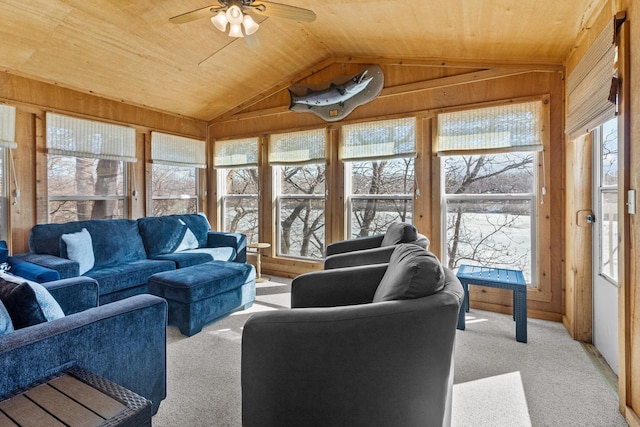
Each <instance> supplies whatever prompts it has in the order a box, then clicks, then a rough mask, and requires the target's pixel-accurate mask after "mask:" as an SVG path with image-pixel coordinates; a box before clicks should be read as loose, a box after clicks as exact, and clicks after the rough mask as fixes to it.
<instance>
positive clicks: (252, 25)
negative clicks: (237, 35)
mask: <svg viewBox="0 0 640 427" xmlns="http://www.w3.org/2000/svg"><path fill="white" fill-rule="evenodd" d="M242 25H243V26H244V33H245V34H246V35H251V34H253V33H255V32H256V31H258V28H260V25H259V24H258V23H256V21H254V20H253V18H252V17H251V16H249V15H244V18H242Z"/></svg>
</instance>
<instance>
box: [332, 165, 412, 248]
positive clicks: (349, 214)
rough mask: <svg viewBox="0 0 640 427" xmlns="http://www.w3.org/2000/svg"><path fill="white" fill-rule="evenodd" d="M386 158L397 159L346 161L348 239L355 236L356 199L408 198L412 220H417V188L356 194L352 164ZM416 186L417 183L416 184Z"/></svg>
mask: <svg viewBox="0 0 640 427" xmlns="http://www.w3.org/2000/svg"><path fill="white" fill-rule="evenodd" d="M407 158H409V157H399V158H398V159H407ZM412 159H413V174H414V181H415V173H416V161H415V160H416V159H415V157H414V158H412ZM384 160H395V159H380V158H376V159H367V160H356V161H345V162H344V198H345V205H346V214H347V215H345V216H346V217H347V218H346V232H347V237H346V238H347V239H353V238H355V237H354V236H353V222H352V214H353V201H354V200H407V201H409V202H411V205H412V209H411V222H410V224H413V223H414V220H415V188H414V189H413V192H412V193H393V194H392V193H384V194H374V195H370V194H354V193H353V192H352V191H353V171H352V164H353V163H356V162H359V163H361V162H375V161H384ZM414 187H415V185H414Z"/></svg>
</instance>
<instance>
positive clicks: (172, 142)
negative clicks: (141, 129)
mask: <svg viewBox="0 0 640 427" xmlns="http://www.w3.org/2000/svg"><path fill="white" fill-rule="evenodd" d="M151 161H152V162H153V163H159V164H165V165H175V166H186V167H194V168H201V169H204V168H206V167H207V154H206V143H205V141H203V140H199V139H193V138H186V137H183V136H176V135H169V134H166V133H161V132H151Z"/></svg>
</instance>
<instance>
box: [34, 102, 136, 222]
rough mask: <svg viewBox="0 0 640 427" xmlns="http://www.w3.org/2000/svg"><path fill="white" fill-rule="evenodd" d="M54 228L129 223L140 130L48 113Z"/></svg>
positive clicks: (49, 173) (49, 176) (50, 182)
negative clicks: (129, 176)
mask: <svg viewBox="0 0 640 427" xmlns="http://www.w3.org/2000/svg"><path fill="white" fill-rule="evenodd" d="M46 121H47V171H48V173H47V191H48V198H49V222H67V221H75V220H85V219H100V218H124V216H125V212H126V197H125V190H124V189H125V187H126V186H125V180H126V168H125V165H126V162H134V161H135V160H136V158H135V130H134V129H132V128H129V127H125V126H118V125H112V124H107V123H101V122H95V121H90V120H84V119H78V118H74V117H67V116H62V115H58V114H53V113H47V116H46Z"/></svg>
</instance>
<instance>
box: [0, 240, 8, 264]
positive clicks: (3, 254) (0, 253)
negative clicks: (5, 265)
mask: <svg viewBox="0 0 640 427" xmlns="http://www.w3.org/2000/svg"><path fill="white" fill-rule="evenodd" d="M8 257H9V249H8V248H7V242H5V241H4V240H0V262H5V261H6V260H7V258H8Z"/></svg>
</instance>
